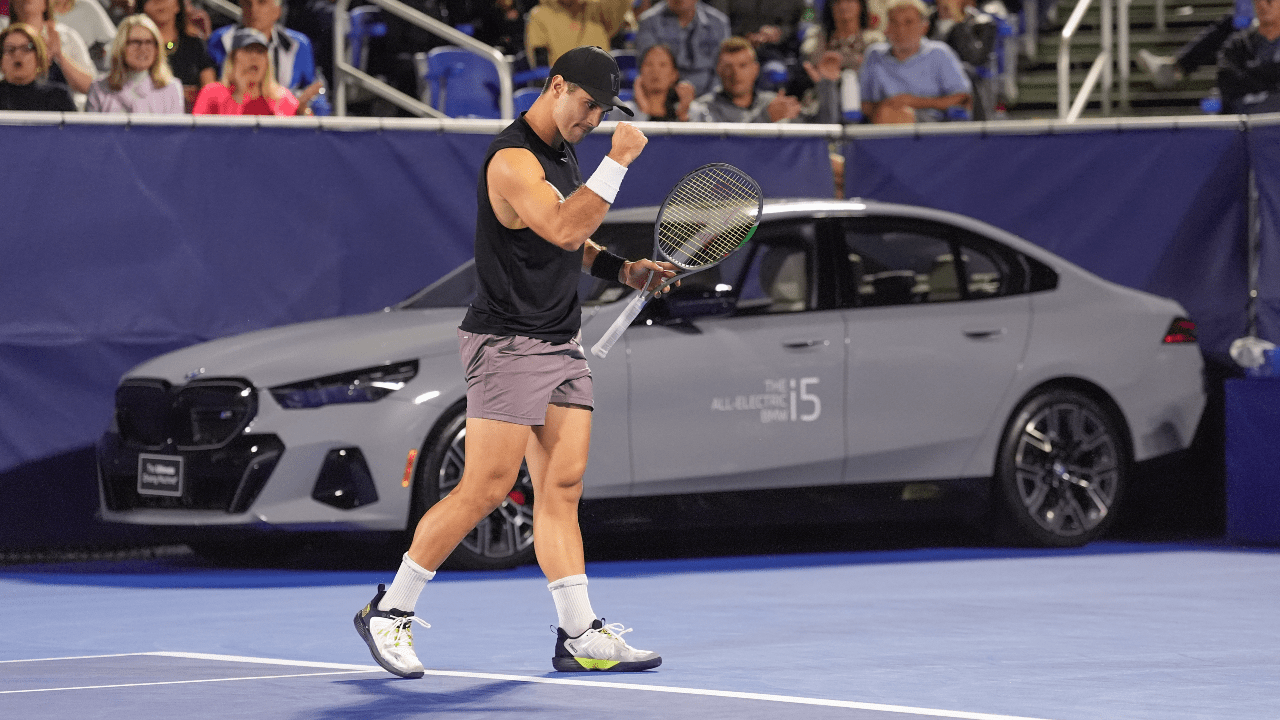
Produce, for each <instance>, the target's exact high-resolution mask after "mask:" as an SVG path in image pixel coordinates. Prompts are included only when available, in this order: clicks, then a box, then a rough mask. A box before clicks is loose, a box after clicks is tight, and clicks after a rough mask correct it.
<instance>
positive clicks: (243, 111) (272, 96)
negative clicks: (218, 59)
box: [191, 27, 300, 115]
mask: <svg viewBox="0 0 1280 720" xmlns="http://www.w3.org/2000/svg"><path fill="white" fill-rule="evenodd" d="M270 42H271V41H270V39H269V38H268V37H267V36H266V35H265V34H264V33H262V32H260V31H259V30H256V29H254V28H251V27H244V28H240V29H238V30H236V31H235V32H234V33H232V34H231V52H230V54H229V55H227V61H226V62H225V63H224V64H223V66H222V80H221V81H220V82H213V83H209V84H208V85H205V86H204V87H203V88H201V89H200V94H199V95H198V96H196V104H195V107H194V108H192V110H191V112H192V113H193V114H195V115H294V114H297V112H298V110H299V107H300V106H299V103H298V99H297V98H296V97H294V96H293V93H291V92H289V90H288V88H285V87H284V86H283V85H281V84H280V83H279V82H277V81H276V74H275V73H274V72H273V70H274V69H273V68H272V66H271V54H270V45H269V43H270Z"/></svg>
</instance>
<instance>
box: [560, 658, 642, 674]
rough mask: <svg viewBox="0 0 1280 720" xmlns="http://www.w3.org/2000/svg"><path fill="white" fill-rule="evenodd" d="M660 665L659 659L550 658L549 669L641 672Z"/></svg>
mask: <svg viewBox="0 0 1280 720" xmlns="http://www.w3.org/2000/svg"><path fill="white" fill-rule="evenodd" d="M661 664H662V658H660V657H656V658H653V659H652V660H641V661H640V662H620V661H617V660H596V659H595V658H576V657H553V658H551V667H553V668H555V669H556V670H557V671H559V672H639V671H641V670H652V669H653V668H656V667H658V666H659V665H661Z"/></svg>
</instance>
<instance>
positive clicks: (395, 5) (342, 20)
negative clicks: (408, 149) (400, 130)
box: [333, 0, 515, 120]
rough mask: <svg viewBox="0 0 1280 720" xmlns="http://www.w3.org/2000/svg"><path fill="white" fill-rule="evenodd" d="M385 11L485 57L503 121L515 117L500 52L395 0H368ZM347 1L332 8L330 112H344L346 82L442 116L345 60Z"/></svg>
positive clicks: (508, 75) (425, 113) (504, 60)
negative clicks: (494, 71) (494, 80)
mask: <svg viewBox="0 0 1280 720" xmlns="http://www.w3.org/2000/svg"><path fill="white" fill-rule="evenodd" d="M369 1H370V2H372V3H373V4H375V5H377V6H378V7H380V8H382V9H383V10H385V11H386V12H389V13H391V14H392V15H395V16H396V17H399V18H401V19H403V20H404V21H406V22H408V23H410V24H412V25H416V26H417V27H420V28H422V29H423V30H426V31H427V32H429V33H431V34H432V35H435V36H437V37H441V38H444V39H445V40H447V41H449V43H450V44H453V45H456V46H458V47H460V48H463V49H465V50H470V51H471V52H473V53H475V54H476V55H479V56H480V57H483V58H485V59H486V60H488V61H489V62H491V63H493V65H494V67H495V68H497V70H498V110H499V114H500V115H501V116H502V119H504V120H510V119H512V118H514V117H515V106H514V105H513V104H512V100H511V95H512V92H513V86H512V83H511V65H510V64H509V63H508V62H507V58H506V56H505V55H503V54H502V51H500V50H498V49H497V48H495V47H492V46H490V45H486V44H484V43H482V42H480V41H479V40H476V39H475V38H473V37H471V36H470V35H467V34H466V33H463V32H460V31H458V30H457V29H455V28H453V27H451V26H450V25H448V24H446V23H443V22H440V21H439V20H436V19H435V18H433V17H431V16H429V15H426V14H425V13H422V12H419V11H418V10H415V9H413V8H412V7H409V6H408V5H405V4H404V3H402V2H399V0H369ZM350 6H351V0H337V1H336V3H335V4H334V8H333V75H334V78H333V85H334V87H333V112H334V114H335V115H338V116H345V115H346V114H347V85H348V84H351V85H355V86H357V87H361V88H364V89H365V90H368V91H369V92H371V93H373V94H374V95H377V96H378V97H381V98H382V99H384V100H386V101H387V102H390V103H392V104H393V105H395V106H397V107H400V108H403V109H404V110H406V111H408V112H411V113H413V114H414V115H417V116H419V117H435V118H443V117H445V114H444V113H442V112H440V111H439V110H436V109H435V108H433V107H431V106H430V105H428V104H426V103H424V102H422V100H420V99H419V98H415V97H413V96H411V95H408V94H406V93H404V92H401V91H400V90H398V89H396V88H394V87H392V86H391V85H388V84H387V83H385V82H383V81H381V80H379V79H378V78H375V77H373V76H372V75H369V74H368V73H366V72H364V71H362V70H360V68H357V67H356V66H355V65H352V64H351V63H350V62H348V61H347V33H348V32H349V30H350V27H351V22H350V19H349V18H348V12H349V9H350Z"/></svg>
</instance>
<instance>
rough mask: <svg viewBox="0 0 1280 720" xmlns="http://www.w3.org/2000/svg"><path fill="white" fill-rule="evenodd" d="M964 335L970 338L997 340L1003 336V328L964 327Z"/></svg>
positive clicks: (1004, 330)
mask: <svg viewBox="0 0 1280 720" xmlns="http://www.w3.org/2000/svg"><path fill="white" fill-rule="evenodd" d="M963 332H964V336H965V337H967V338H969V339H970V340H999V339H1000V338H1001V337H1003V336H1004V334H1005V332H1006V329H1005V328H965V329H964V331H963Z"/></svg>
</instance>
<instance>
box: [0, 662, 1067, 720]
mask: <svg viewBox="0 0 1280 720" xmlns="http://www.w3.org/2000/svg"><path fill="white" fill-rule="evenodd" d="M138 655H144V656H145V655H149V656H157V657H172V658H187V659H191V660H214V661H218V662H238V663H257V664H262V665H287V666H291V667H314V668H328V669H330V670H333V671H334V672H323V673H304V674H298V675H268V676H263V677H251V678H218V679H214V680H171V681H166V682H152V683H135V684H130V685H95V686H88V687H83V688H42V689H38V690H0V695H3V694H6V693H21V692H48V691H53V690H89V689H98V688H113V687H142V686H147V685H180V684H184V683H195V682H223V681H231V680H270V679H275V678H289V677H315V676H317V675H345V674H356V673H366V672H386V671H385V670H383V669H382V668H380V667H378V666H377V665H352V664H348V663H327V662H313V661H307V660H296V661H295V660H277V659H274V658H257V657H244V656H240V655H215V654H210V653H189V652H163V651H157V652H142V653H122V654H119V655H84V656H80V657H69V658H40V659H38V660H5V661H0V662H43V661H46V660H83V659H92V658H107V657H127V656H138ZM426 674H427V675H435V676H438V677H456V678H470V679H476V680H504V681H507V682H527V683H539V684H543V685H571V686H575V687H604V688H612V689H616V690H642V691H645V692H660V693H673V694H678V695H702V696H707V697H724V698H734V699H738V700H763V701H766V702H784V703H791V704H795V705H820V706H823V707H837V708H848V709H851V710H877V711H880V712H892V713H900V714H903V715H924V716H927V717H940V718H958V719H959V720H1044V719H1043V718H1029V717H1021V716H1016V715H993V714H990V713H975V712H965V711H963V710H938V709H934V708H920V707H911V706H908V705H886V704H883V703H867V702H857V701H853V700H827V699H824V698H807V697H798V696H794V695H769V694H765V693H748V692H735V691H731V690H704V689H699V688H683V687H673V686H670V685H638V684H634V683H620V682H607V681H599V680H571V679H567V678H546V677H536V676H528V675H500V674H496V673H478V672H461V671H456V670H427V671H426Z"/></svg>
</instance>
